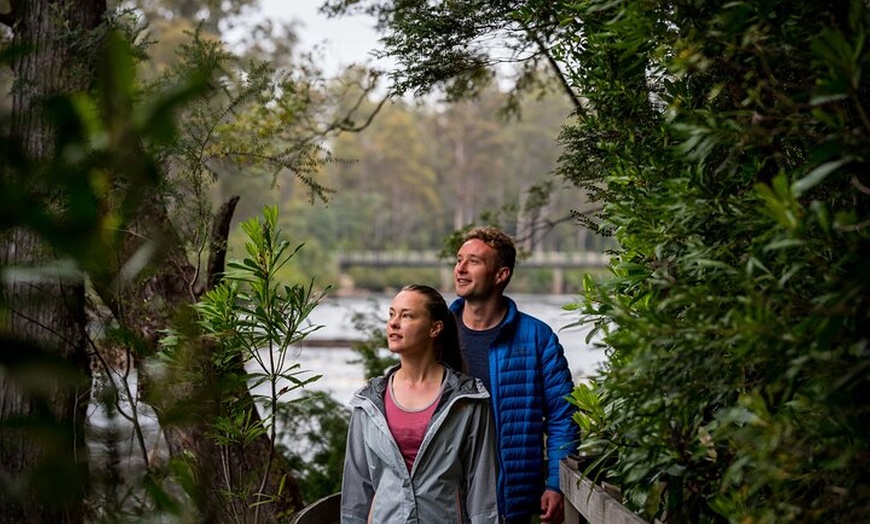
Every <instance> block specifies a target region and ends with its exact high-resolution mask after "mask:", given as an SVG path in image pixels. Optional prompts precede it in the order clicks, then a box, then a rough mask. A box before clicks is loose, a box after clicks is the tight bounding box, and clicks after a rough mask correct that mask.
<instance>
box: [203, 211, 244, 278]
mask: <svg viewBox="0 0 870 524" xmlns="http://www.w3.org/2000/svg"><path fill="white" fill-rule="evenodd" d="M238 203H239V196H238V195H233V196H232V197H230V199H229V200H227V201H226V202H224V204H223V205H222V206H221V207H220V209H218V212H217V213H216V214H215V216H214V222H212V226H211V240H210V242H209V244H210V245H211V249H210V250H209V251H210V252H209V255H208V266H207V271H208V273H207V277H208V281H207V284H206V287H205V289H204V290H203V291H211V290H212V289H214V288H215V287H217V285H218V284H220V281H221V279H222V278H223V275H224V269H225V268H224V265H225V264H226V259H227V239H228V238H229V235H230V222H232V219H233V213H235V211H236V204H238Z"/></svg>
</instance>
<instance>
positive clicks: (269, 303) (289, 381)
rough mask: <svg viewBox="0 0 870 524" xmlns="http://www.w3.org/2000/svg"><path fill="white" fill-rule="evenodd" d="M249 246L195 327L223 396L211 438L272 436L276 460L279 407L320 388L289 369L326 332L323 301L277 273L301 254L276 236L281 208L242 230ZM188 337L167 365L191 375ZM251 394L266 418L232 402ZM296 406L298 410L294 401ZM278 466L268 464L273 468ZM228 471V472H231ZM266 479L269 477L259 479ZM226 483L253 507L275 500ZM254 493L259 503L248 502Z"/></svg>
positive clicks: (169, 347) (167, 343) (171, 338)
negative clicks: (319, 322) (315, 316)
mask: <svg viewBox="0 0 870 524" xmlns="http://www.w3.org/2000/svg"><path fill="white" fill-rule="evenodd" d="M241 227H242V229H243V230H244V232H245V234H246V236H247V238H248V242H247V243H246V244H245V249H246V252H247V256H246V257H244V258H242V259H239V260H231V261H229V262H228V263H227V271H226V273H225V275H224V279H223V281H222V282H221V284H219V285H218V286H217V287H216V288H215V289H213V290H211V291H209V292H208V293H206V294H205V296H204V297H203V298H202V299H201V300H200V301H199V302H198V303H197V304H195V305H194V310H195V313H196V318H195V321H196V324H197V326H198V327H199V332H200V333H201V335H200V337H201V339H202V340H205V341H210V342H211V343H212V344H211V345H212V351H211V353H210V360H211V362H210V363H209V364H210V366H208V367H207V368H205V369H212V370H213V373H214V374H215V376H216V379H217V382H218V384H219V385H220V384H222V385H223V386H222V387H223V388H224V389H225V391H224V393H223V394H221V395H220V396H219V398H218V401H219V404H220V406H219V409H218V410H217V414H216V416H215V418H214V420H213V421H212V424H211V425H212V433H211V437H212V438H213V439H214V441H215V443H216V444H217V445H218V446H223V447H229V446H241V447H246V446H249V445H251V444H252V443H253V442H254V441H255V440H256V439H258V438H260V437H262V436H263V435H268V438H269V441H270V442H271V443H272V445H271V446H270V448H269V450H270V451H269V452H270V453H274V452H275V445H276V444H277V442H278V428H277V426H278V423H277V417H278V413H279V406H280V405H281V403H282V402H285V401H286V400H285V399H286V398H287V395H288V394H290V393H291V392H293V391H295V390H297V389H299V388H302V387H304V386H306V385H308V384H310V383H312V382H314V381H316V380H319V379H320V375H311V374H310V373H308V372H306V371H304V370H302V369H300V365H299V364H298V363H293V362H290V361H289V357H290V354H291V350H292V348H293V347H294V346H296V345H298V344H299V343H301V342H302V341H303V340H304V339H305V338H306V337H307V336H308V335H309V334H311V333H312V332H314V331H316V330H317V329H319V327H320V326H311V325H310V324H309V323H308V320H307V319H308V316H309V315H310V314H311V312H312V311H313V309H314V308H315V307H316V305H317V303H318V302H319V300H320V298H321V297H322V294H320V295H319V294H315V293H314V291H313V283H312V284H309V285H308V286H302V285H287V284H283V283H282V282H281V281H280V280H279V278H278V276H277V275H278V273H279V272H280V271H281V269H282V268H283V267H284V266H286V264H287V263H288V262H289V261H290V259H291V258H292V257H293V256H294V255H295V254H296V252H298V250H299V249H300V248H301V247H302V246H301V245H300V246H298V247H296V248H295V249H294V250H291V246H290V244H289V242H287V241H286V240H284V239H283V238H282V236H283V235H282V232H281V230H280V229H279V228H278V211H277V208H275V207H269V206H267V207H265V208H264V209H263V220H262V221H261V220H260V218H259V217H253V218H251V219H249V220H247V221H245V222H244V223H242V225H241ZM186 337H189V335H186V334H184V333H182V332H180V331H170V332H168V333H167V336H165V337H164V338H163V339H162V345H163V347H164V354H163V359H164V360H166V361H167V362H168V363H169V364H170V365H173V366H174V367H176V368H179V369H182V370H186V369H190V372H192V373H201V372H202V371H203V370H201V369H196V368H195V367H194V369H191V367H192V366H191V365H190V363H189V362H188V360H187V359H188V358H189V357H188V355H187V353H186V351H184V348H185V347H186V346H187V344H185V339H186ZM240 387H241V388H242V389H244V390H247V389H250V390H251V391H252V395H253V399H254V402H255V404H258V405H260V406H261V408H262V409H261V411H262V413H263V416H260V414H259V413H258V412H257V411H256V410H255V406H253V405H251V404H250V403H248V402H246V401H245V398H244V397H239V396H236V395H234V394H231V393H232V392H233V391H236V390H238V388H240ZM290 402H294V401H293V400H291V401H290ZM272 461H273V458H269V460H268V463H269V464H271V463H272ZM225 466H229V465H225ZM261 474H262V475H263V477H264V478H265V477H266V476H268V475H269V474H270V471H268V467H267V471H264V472H261ZM237 481H238V480H235V481H234V480H232V479H229V478H228V479H227V485H225V486H220V489H221V490H222V491H224V492H225V493H226V494H227V495H228V496H231V497H243V498H244V499H245V500H246V502H247V503H248V504H251V505H254V504H262V503H265V502H267V501H268V500H270V498H269V497H270V496H271V497H274V496H278V495H279V494H263V493H260V492H259V486H260V485H261V484H260V483H261V482H262V481H261V480H259V479H257V480H256V482H257V484H256V485H253V486H243V485H236V484H235V482H237ZM251 493H254V494H255V496H256V498H254V499H248V497H250V495H249V494H251Z"/></svg>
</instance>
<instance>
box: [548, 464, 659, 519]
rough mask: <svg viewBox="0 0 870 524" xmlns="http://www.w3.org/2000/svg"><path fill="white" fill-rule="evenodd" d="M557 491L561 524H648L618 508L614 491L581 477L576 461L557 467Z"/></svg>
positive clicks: (617, 499) (618, 502) (617, 500)
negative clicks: (562, 499) (561, 501)
mask: <svg viewBox="0 0 870 524" xmlns="http://www.w3.org/2000/svg"><path fill="white" fill-rule="evenodd" d="M559 487H560V488H561V489H562V493H563V494H564V496H565V524H583V523H588V524H649V523H648V522H647V521H645V520H644V519H642V518H641V517H640V516H638V515H637V514H635V513H632V512H631V511H629V510H628V508H626V507H625V506H623V505H622V503H621V501H620V499H619V498H618V497H619V494H618V491H616V490H607V489H605V488H604V487H602V486H599V485H597V484H595V483H594V482H592V481H591V480H590V479H589V478H587V477H586V476H584V475H583V474H582V473H581V472H580V468H579V465H578V463H577V460H576V459H573V458H566V459H564V460H562V462H561V463H560V464H559Z"/></svg>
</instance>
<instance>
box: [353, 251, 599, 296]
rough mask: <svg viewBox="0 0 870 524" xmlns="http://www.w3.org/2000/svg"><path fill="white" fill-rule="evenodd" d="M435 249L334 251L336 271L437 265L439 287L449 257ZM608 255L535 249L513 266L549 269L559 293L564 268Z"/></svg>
mask: <svg viewBox="0 0 870 524" xmlns="http://www.w3.org/2000/svg"><path fill="white" fill-rule="evenodd" d="M438 255H439V252H438V251H434V250H433V251H345V252H339V253H338V254H337V255H336V264H337V265H338V272H339V274H341V275H345V274H346V273H347V270H348V269H349V268H351V267H381V268H388V267H434V268H440V269H441V285H442V289H449V288H451V287H452V286H453V284H452V282H453V272H452V268H453V258H452V257H451V258H447V259H445V258H440V257H439V256H438ZM609 262H610V257H609V256H608V255H605V254H604V253H596V252H593V251H538V252H534V253H532V254H531V255H529V256H527V257H518V259H517V268H520V269H522V268H536V269H551V270H552V271H553V285H552V291H553V293H563V292H564V287H565V270H566V269H595V268H604V267H607V264H608V263H609Z"/></svg>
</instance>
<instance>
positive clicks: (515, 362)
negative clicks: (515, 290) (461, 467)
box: [450, 297, 579, 519]
mask: <svg viewBox="0 0 870 524" xmlns="http://www.w3.org/2000/svg"><path fill="white" fill-rule="evenodd" d="M505 300H507V304H508V311H507V315H506V316H505V319H504V321H503V322H502V323H501V328H500V330H499V333H498V335H497V336H496V338H495V341H494V342H493V344H492V346H491V347H490V352H489V369H490V373H489V374H490V384H491V388H492V391H490V397H491V401H492V406H493V415H494V417H495V421H496V441H497V444H496V445H497V453H498V460H499V473H498V506H499V512H500V513H501V515H502V516H503V517H506V518H508V519H513V518H517V517H521V516H525V515H531V514H539V513H540V506H541V495H542V494H543V492H544V489H545V488H548V489H553V490H556V491H558V492H560V493H561V490H560V489H559V461H561V460H562V459H563V458H565V457H566V456H567V455H569V454H570V453H571V452H572V451H574V450H575V449H576V448H577V445H578V438H579V433H578V426H577V424H576V423H575V422H574V421H573V419H572V416H573V413H574V409H575V408H574V406H572V405H571V404H570V403H568V401H567V400H565V397H566V396H568V395H570V394H571V391H572V390H573V388H574V382H573V379H572V377H571V371H570V369H569V368H568V361H567V360H566V359H565V353H564V351H563V349H562V345H561V344H559V338H558V337H557V336H556V334H555V333H554V332H553V330H552V329H551V328H550V327H549V326H547V324H545V323H544V322H543V321H541V320H538V319H537V318H535V317H533V316H531V315H527V314H526V313H522V312H520V311H518V310H517V305H516V303H515V302H514V301H513V300H511V299H509V298H507V297H505ZM463 307H465V300H464V299H462V298H459V299H457V300H455V301H454V302H453V303H452V304H451V305H450V309H451V310H452V311H453V313H454V314H455V315H456V318H457V321H460V322H461V318H462V309H463ZM545 434H546V436H547V438H546V455H545V450H544V442H545V440H544V435H545Z"/></svg>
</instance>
